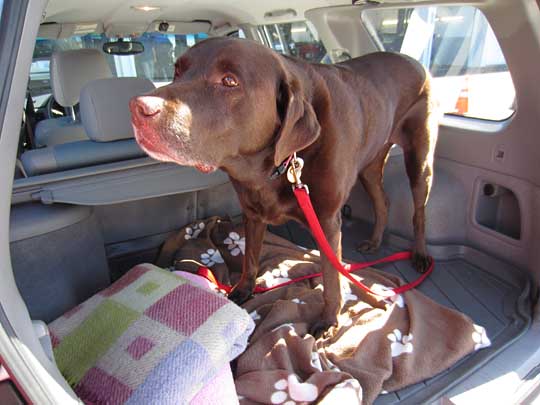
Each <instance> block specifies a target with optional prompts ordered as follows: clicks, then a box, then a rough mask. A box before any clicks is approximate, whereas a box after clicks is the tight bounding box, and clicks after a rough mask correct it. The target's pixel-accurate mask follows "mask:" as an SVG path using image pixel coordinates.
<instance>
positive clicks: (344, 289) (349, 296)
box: [341, 284, 358, 305]
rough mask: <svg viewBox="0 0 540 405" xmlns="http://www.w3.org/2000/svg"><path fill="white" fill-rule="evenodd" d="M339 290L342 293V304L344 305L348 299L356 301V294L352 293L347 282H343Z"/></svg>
mask: <svg viewBox="0 0 540 405" xmlns="http://www.w3.org/2000/svg"><path fill="white" fill-rule="evenodd" d="M341 292H342V294H343V305H345V304H346V303H347V302H348V301H353V302H356V301H358V296H357V295H356V294H353V293H352V290H351V286H350V285H349V284H345V285H344V286H343V287H342V290H341Z"/></svg>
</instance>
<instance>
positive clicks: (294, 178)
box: [287, 152, 309, 193]
mask: <svg viewBox="0 0 540 405" xmlns="http://www.w3.org/2000/svg"><path fill="white" fill-rule="evenodd" d="M303 168H304V159H302V158H299V157H297V156H296V152H295V153H294V154H293V157H292V159H291V164H290V166H289V168H288V170H287V180H289V182H290V183H292V185H293V189H295V188H304V189H305V190H306V191H307V192H308V193H309V189H308V187H307V186H306V185H305V184H303V183H302V181H301V179H300V178H301V177H302V169H303Z"/></svg>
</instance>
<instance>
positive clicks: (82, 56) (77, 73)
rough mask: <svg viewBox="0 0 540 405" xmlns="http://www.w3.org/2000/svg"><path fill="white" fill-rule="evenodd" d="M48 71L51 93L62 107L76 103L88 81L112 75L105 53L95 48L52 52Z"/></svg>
mask: <svg viewBox="0 0 540 405" xmlns="http://www.w3.org/2000/svg"><path fill="white" fill-rule="evenodd" d="M50 71H51V89H52V94H53V96H54V99H55V100H56V101H57V102H58V104H60V105H61V106H63V107H73V106H74V105H76V104H77V103H78V102H79V95H80V94H81V89H82V87H83V86H84V85H85V84H86V83H88V82H89V81H92V80H96V79H104V78H106V77H112V73H111V68H110V67H109V64H108V63H107V59H105V54H104V53H103V52H100V51H98V50H97V49H75V50H69V51H57V52H54V53H53V54H52V56H51V63H50Z"/></svg>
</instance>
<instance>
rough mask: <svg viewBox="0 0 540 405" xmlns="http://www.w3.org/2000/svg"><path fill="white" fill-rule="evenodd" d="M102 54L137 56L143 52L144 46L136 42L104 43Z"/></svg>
mask: <svg viewBox="0 0 540 405" xmlns="http://www.w3.org/2000/svg"><path fill="white" fill-rule="evenodd" d="M103 52H105V53H108V54H109V55H137V54H139V53H142V52H144V45H143V44H142V42H138V41H124V40H121V39H119V40H118V41H113V42H105V43H104V44H103Z"/></svg>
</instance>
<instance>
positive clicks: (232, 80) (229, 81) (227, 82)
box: [221, 75, 238, 87]
mask: <svg viewBox="0 0 540 405" xmlns="http://www.w3.org/2000/svg"><path fill="white" fill-rule="evenodd" d="M221 84H222V85H224V86H226V87H236V86H238V80H236V77H234V76H231V75H227V76H223V78H222V79H221Z"/></svg>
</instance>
